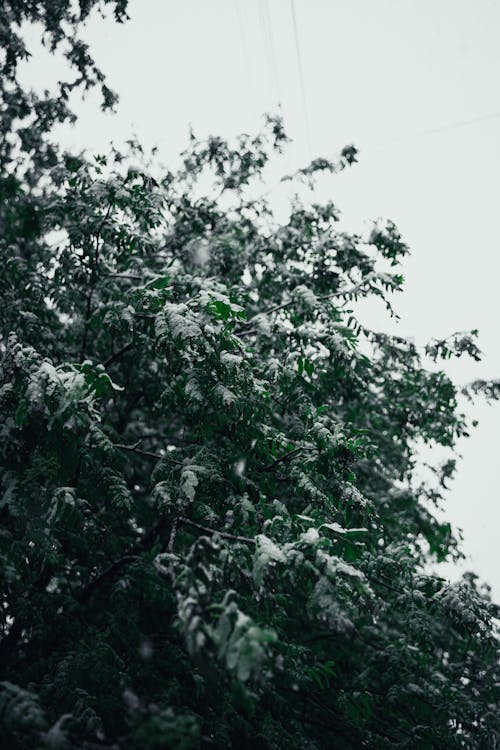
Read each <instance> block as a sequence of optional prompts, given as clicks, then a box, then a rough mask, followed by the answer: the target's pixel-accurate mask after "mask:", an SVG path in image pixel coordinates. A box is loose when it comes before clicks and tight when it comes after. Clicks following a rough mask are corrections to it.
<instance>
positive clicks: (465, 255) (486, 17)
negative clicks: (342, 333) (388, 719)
mask: <svg viewBox="0 0 500 750" xmlns="http://www.w3.org/2000/svg"><path fill="white" fill-rule="evenodd" d="M295 9H296V20H297V30H298V41H299V47H298V50H299V56H300V61H301V67H302V73H303V84H304V86H303V90H302V88H301V83H300V74H299V70H300V66H299V60H298V56H297V46H296V42H295V34H294V25H293V15H292V4H291V2H290V0H182V2H180V1H179V0H175V1H174V0H132V2H130V6H129V13H130V16H131V20H130V21H129V22H128V23H126V24H125V25H123V26H119V25H117V24H116V23H114V22H113V21H111V20H110V21H105V22H103V21H102V20H101V19H99V18H98V17H97V16H96V17H95V18H93V19H92V21H91V22H90V23H89V26H88V29H87V33H86V39H87V41H88V42H89V44H90V45H91V50H92V53H93V54H94V55H95V57H96V59H97V62H98V64H99V65H100V66H101V67H102V68H103V69H104V71H105V73H106V74H107V75H108V79H109V80H108V82H109V84H110V85H111V87H112V88H114V89H115V90H117V91H118V93H119V95H120V104H119V107H118V111H117V114H116V115H114V116H112V117H110V116H109V115H108V116H104V115H100V114H99V113H98V112H97V108H96V100H95V98H94V96H90V97H89V99H88V100H87V101H86V102H85V103H84V104H83V105H79V106H78V111H79V113H80V119H79V122H78V124H77V125H76V127H75V128H73V129H72V130H70V131H69V130H64V131H61V132H60V137H61V139H63V140H64V141H65V142H66V143H67V144H69V145H72V146H78V147H82V146H85V147H88V148H90V149H91V150H93V151H99V152H101V153H102V152H105V151H106V148H107V143H108V142H109V141H110V140H114V141H115V142H116V143H117V144H119V143H120V141H123V140H125V139H126V138H128V137H130V135H131V133H136V134H137V136H138V137H139V140H140V141H141V142H142V143H144V144H146V145H149V146H152V145H157V146H158V147H159V150H160V155H161V158H162V160H163V161H164V162H166V163H169V162H172V161H173V160H175V159H176V157H177V154H178V152H179V151H180V150H182V148H183V147H185V145H186V142H187V132H188V128H189V126H190V125H192V126H193V128H194V130H195V132H196V133H197V134H198V135H200V136H203V135H207V134H208V133H214V134H218V135H222V136H227V137H230V136H233V135H235V134H237V133H239V132H256V131H257V130H258V129H259V127H260V125H261V122H262V120H261V118H262V114H263V113H264V112H273V111H276V108H277V104H278V102H280V103H281V110H282V114H283V116H284V119H285V126H286V128H287V131H288V133H289V135H290V136H291V137H292V138H293V139H294V143H293V145H292V147H291V149H290V154H289V157H287V160H286V161H285V169H289V168H290V167H291V166H294V167H298V166H303V165H304V164H305V163H306V162H307V161H308V159H309V157H310V156H313V157H315V156H329V155H332V154H334V153H335V152H336V151H338V150H339V149H340V148H341V147H342V146H343V145H345V144H346V143H355V144H356V145H357V146H358V147H359V148H360V149H361V153H360V163H359V165H357V166H355V167H354V168H353V169H351V170H349V171H348V172H346V173H343V174H342V175H340V176H333V177H329V178H328V179H324V180H322V181H321V184H320V185H319V187H318V194H317V196H315V199H318V198H319V199H327V198H331V199H332V200H333V201H334V202H336V203H337V204H338V205H339V207H340V208H341V209H342V211H343V214H344V217H345V221H346V223H347V225H348V226H349V228H351V229H356V230H362V229H363V226H364V222H365V221H366V220H367V219H374V218H377V217H378V216H382V217H387V218H390V219H392V220H394V221H395V222H396V224H397V225H398V226H399V228H400V230H401V231H402V233H403V235H404V237H405V239H406V241H407V242H408V243H409V244H410V247H411V250H412V254H411V257H410V259H409V260H408V261H407V262H406V263H405V265H404V274H405V278H406V290H405V292H404V294H403V295H400V296H399V297H398V298H397V300H396V302H397V309H398V312H399V313H400V315H401V322H400V323H399V325H398V326H397V327H395V326H394V324H390V323H388V322H387V319H386V317H385V315H384V313H383V309H381V308H380V307H373V308H372V307H370V308H369V309H368V310H367V311H366V314H367V315H368V317H369V320H368V321H367V322H369V323H371V324H372V326H373V327H375V328H381V329H386V330H390V331H391V332H396V331H397V332H398V333H400V334H402V335H408V336H411V337H413V338H414V339H415V340H416V342H417V343H419V344H422V343H425V342H426V341H428V340H429V339H430V338H431V337H433V336H438V337H439V336H442V337H444V336H446V335H448V334H450V333H452V332H453V331H457V330H465V329H471V328H478V329H479V331H480V345H481V348H482V349H483V351H484V354H485V356H484V359H483V362H482V363H480V364H474V363H469V362H467V361H462V360H460V361H458V362H456V363H452V364H451V365H450V366H447V368H446V369H447V371H449V372H450V373H451V375H452V376H453V377H454V379H455V380H456V381H458V382H459V383H465V382H468V381H469V380H471V379H473V378H478V377H482V378H488V377H495V378H499V377H500V336H499V333H500V316H499V297H500V260H499V258H500V210H499V205H498V204H499V198H500V190H499V182H500V137H499V136H500V87H499V78H500V3H498V2H496V0H376V2H375V1H374V0H295ZM35 60H36V61H37V64H34V63H33V62H32V63H31V64H30V66H29V69H28V70H27V71H26V77H27V78H28V79H29V80H30V81H33V82H35V83H38V84H40V85H47V83H48V82H49V81H50V80H54V81H55V80H57V79H58V78H60V77H61V69H60V62H59V61H57V60H50V59H48V58H47V56H37V57H36V58H35ZM492 114H498V116H497V117H489V118H488V119H480V118H486V116H489V115H492ZM469 120H479V121H477V122H473V123H469V124H467V125H463V126H459V127H457V126H456V124H458V123H462V122H467V121H469ZM448 126H453V127H448ZM441 128H442V130H441ZM428 130H431V131H433V130H438V131H439V132H434V133H430V134H427V135H423V133H424V132H426V131H428ZM415 134H416V135H415ZM285 190H286V188H285ZM286 197H287V196H286V193H285V194H283V192H282V194H281V195H280V190H278V191H277V194H276V197H275V200H276V201H277V205H278V206H279V202H280V201H281V202H283V201H284V200H286ZM468 408H469V407H468ZM474 416H476V417H477V418H478V419H479V420H480V425H479V427H478V428H477V429H476V430H475V431H474V433H473V435H472V437H471V438H470V439H469V440H467V441H462V443H461V444H460V450H461V453H462V456H463V459H462V462H461V464H460V467H459V472H458V476H457V478H456V480H455V482H454V484H453V486H452V490H451V492H450V494H449V500H448V504H447V509H446V513H447V517H448V518H449V519H450V520H451V521H452V523H454V524H455V525H456V526H458V527H461V528H463V530H464V533H465V544H464V550H465V551H466V553H467V554H468V556H469V559H468V560H467V562H466V564H465V568H468V569H470V568H472V569H474V570H476V571H477V572H478V573H479V574H480V575H481V576H482V577H483V578H485V579H486V580H488V581H489V582H490V583H491V584H492V585H493V588H494V593H495V595H496V598H497V600H498V599H499V598H500V541H499V524H498V520H499V508H500V441H499V439H498V432H497V425H498V422H499V418H500V405H494V406H485V405H477V407H475V408H474ZM447 572H448V570H447Z"/></svg>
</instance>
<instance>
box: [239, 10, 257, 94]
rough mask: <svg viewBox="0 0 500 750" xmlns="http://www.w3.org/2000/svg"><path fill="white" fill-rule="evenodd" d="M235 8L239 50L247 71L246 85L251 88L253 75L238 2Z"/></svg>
mask: <svg viewBox="0 0 500 750" xmlns="http://www.w3.org/2000/svg"><path fill="white" fill-rule="evenodd" d="M235 7H236V15H237V16H238V28H239V30H240V38H241V49H242V52H243V57H244V58H245V66H246V69H247V77H248V85H249V86H250V87H252V88H253V83H254V81H253V75H252V64H251V61H250V54H249V52H248V44H247V35H246V31H245V24H244V21H243V15H242V13H241V7H240V0H236V2H235Z"/></svg>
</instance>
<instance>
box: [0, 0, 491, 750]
mask: <svg viewBox="0 0 500 750" xmlns="http://www.w3.org/2000/svg"><path fill="white" fill-rule="evenodd" d="M108 4H109V5H110V6H111V7H112V8H113V10H114V12H115V14H116V17H117V20H123V19H124V18H125V11H126V3H125V2H113V3H108ZM100 5H102V6H104V5H106V3H101V4H100ZM94 6H96V7H98V6H99V3H96V2H93V0H87V2H80V6H79V9H75V4H74V3H71V2H69V0H67V1H65V0H59V1H58V2H55V1H53V0H51V2H49V1H48V0H46V2H36V3H29V2H10V3H9V2H5V3H2V4H0V37H1V40H2V45H3V50H4V55H3V61H2V65H3V71H2V73H3V75H2V78H1V79H0V96H1V102H2V110H1V118H2V119H1V128H2V136H3V141H2V144H1V145H0V162H1V164H0V225H1V227H2V231H1V233H0V248H1V258H2V260H1V263H2V272H1V275H0V289H1V294H2V305H1V308H0V337H1V338H0V347H1V354H2V364H1V373H0V401H1V413H2V423H1V426H0V435H1V443H0V463H1V501H0V518H1V526H0V559H1V575H2V586H1V597H2V600H1V609H0V626H1V629H2V640H1V641H0V660H1V683H0V726H1V728H2V737H3V744H2V747H4V748H8V749H11V748H26V749H28V748H29V749H30V750H32V749H33V748H56V749H57V748H61V749H62V748H75V749H78V750H93V749H95V748H102V750H106V749H108V750H111V749H112V748H113V749H114V750H155V749H157V750H160V749H163V748H172V749H175V750H176V749H177V748H179V749H180V750H183V749H184V750H188V749H190V748H214V749H215V748H219V749H220V750H223V749H224V750H225V749H226V748H235V749H237V750H241V749H244V748H252V749H254V748H257V749H259V748H262V749H264V748H267V749H269V750H278V749H281V748H289V749H290V750H292V749H296V750H304V749H308V750H323V749H324V750H331V749H332V748H333V749H334V750H336V749H338V750H349V749H351V748H356V750H357V749H358V748H369V749H373V750H378V749H383V748H407V749H408V750H413V749H415V748H418V749H419V750H426V749H427V748H429V750H431V749H436V750H442V749H444V748H468V749H473V748H476V749H477V750H480V749H481V750H482V749H484V750H487V749H488V750H489V749H490V748H496V747H498V746H499V744H500V723H499V715H500V712H499V701H498V698H499V695H498V686H499V678H500V675H499V669H498V649H497V632H496V629H495V617H496V616H498V611H497V609H496V607H495V606H494V605H493V604H492V603H491V601H490V597H489V592H488V588H487V587H485V586H479V585H478V582H477V578H476V577H475V576H474V575H473V574H467V575H466V576H464V577H463V579H462V580H461V581H460V582H458V583H452V584H450V583H449V582H447V581H446V580H444V579H443V578H440V577H438V576H436V575H433V574H430V573H429V572H428V571H429V563H430V562H432V561H443V560H446V559H450V558H451V559H452V558H456V557H458V556H459V554H460V553H459V549H458V547H457V540H456V539H455V536H454V534H453V532H452V529H451V526H450V525H449V524H448V523H445V522H443V521H441V520H438V517H437V514H436V512H435V507H436V506H440V505H441V504H442V500H443V493H444V492H445V490H444V489H443V488H444V484H445V482H446V480H447V479H448V478H449V477H450V476H451V475H452V474H453V471H454V461H453V460H452V459H450V460H449V461H447V462H446V463H445V464H444V465H440V466H436V467H435V468H434V479H435V481H431V480H428V481H425V482H424V481H423V480H422V479H421V474H420V472H419V471H418V459H417V449H418V446H419V445H420V444H421V443H422V442H424V443H426V444H428V445H430V446H445V447H446V448H448V449H450V450H452V449H453V447H454V445H455V442H456V440H457V438H459V437H460V436H462V435H465V434H467V429H468V427H467V423H466V419H465V417H464V415H463V414H461V413H460V410H459V408H458V406H457V396H458V391H457V388H456V387H455V386H454V385H453V383H452V382H451V381H450V379H449V378H448V377H447V376H446V374H445V373H444V372H443V371H441V370H439V369H438V368H436V367H432V368H431V369H428V368H429V362H430V361H433V362H436V361H438V360H439V359H440V358H443V357H444V358H446V357H448V356H450V355H457V356H460V355H461V354H462V353H464V352H465V353H468V354H470V355H471V356H473V357H474V358H478V357H479V351H478V349H477V346H476V344H475V332H472V333H471V334H457V335H454V336H451V337H450V338H449V339H447V340H446V341H434V342H431V343H430V344H429V345H428V346H427V347H426V348H425V349H424V350H420V349H419V348H418V347H417V346H416V345H415V344H413V343H412V342H410V341H407V340H405V339H403V338H397V337H394V336H388V335H386V334H383V333H380V332H376V331H373V330H370V328H369V327H367V326H366V325H365V324H363V323H362V322H360V320H359V319H358V316H357V314H356V302H357V301H358V300H360V299H363V298H366V297H370V296H377V297H379V298H380V299H381V300H382V302H385V304H386V305H387V307H388V314H393V313H392V306H391V295H392V294H393V292H396V291H399V290H400V289H401V285H402V281H403V280H402V277H401V275H400V273H399V268H398V266H399V265H400V261H401V258H402V257H403V256H404V255H405V254H406V253H407V252H408V250H407V247H406V245H405V243H404V242H403V240H402V238H401V236H400V234H399V233H398V231H397V229H396V227H395V226H394V225H393V224H392V223H391V222H377V223H375V224H374V225H373V227H372V229H371V230H370V231H369V232H368V234H367V235H366V236H362V235H356V234H351V233H346V232H345V231H342V229H341V223H340V214H339V210H338V208H337V207H336V206H335V205H334V204H333V203H327V204H326V205H319V204H317V203H314V202H308V203H306V202H305V201H301V200H299V199H298V198H297V199H296V200H295V201H294V202H293V203H292V205H291V207H290V212H289V215H288V217H287V218H286V220H284V221H281V222H279V221H277V220H276V219H275V218H274V216H273V214H272V211H271V209H270V206H269V204H268V203H267V202H266V200H265V198H256V197H255V196H256V195H257V194H258V191H257V190H256V189H255V185H256V183H257V184H258V182H259V179H261V177H262V174H263V171H264V170H265V168H266V166H267V165H268V162H269V160H270V159H272V157H273V155H274V154H275V153H276V152H280V151H281V150H282V149H284V148H286V143H287V138H286V135H285V132H284V130H283V126H282V123H281V121H280V120H279V119H278V118H275V117H268V118H266V123H265V127H264V130H263V133H262V134H260V135H257V136H253V137H252V136H247V135H245V136H241V137H240V138H238V139H236V141H235V142H234V144H231V143H227V142H225V141H224V140H222V139H220V138H216V137H211V138H209V139H208V140H206V141H203V142H200V141H197V140H196V139H195V138H194V137H193V138H192V139H191V141H190V145H189V148H188V149H187V151H186V152H185V154H184V155H183V165H182V167H181V168H180V169H179V170H177V171H176V172H166V171H165V170H162V169H161V168H160V167H158V166H155V165H154V164H153V165H152V166H148V167H147V166H145V165H144V162H141V152H140V148H139V147H138V146H134V145H133V146H132V147H131V148H132V152H133V153H132V155H131V154H129V153H119V152H118V151H117V150H116V149H110V152H109V154H108V155H106V156H88V155H81V154H80V155H75V154H68V153H65V152H62V151H61V150H60V149H58V148H57V146H56V145H54V144H53V143H52V142H51V140H50V130H51V127H52V125H53V123H54V122H56V121H58V120H64V119H66V118H68V117H72V115H71V112H70V109H69V108H68V105H67V99H68V96H69V92H70V90H71V89H73V88H75V87H77V86H78V85H83V86H84V87H89V86H92V85H95V84H98V85H102V86H104V89H103V91H104V103H105V105H110V104H112V101H113V95H112V94H111V93H110V92H109V90H108V89H107V88H106V86H105V83H104V78H103V76H102V74H101V73H100V71H98V70H97V69H96V68H95V65H94V63H93V61H92V59H91V57H90V54H89V51H88V50H87V49H86V48H85V47H84V45H83V44H82V42H81V41H79V40H78V37H77V31H78V26H79V24H80V22H81V20H82V19H83V20H84V19H85V17H86V16H87V15H88V14H89V13H90V12H91V11H92V8H93V7H94ZM26 20H27V21H37V22H39V23H41V24H42V25H43V28H44V29H45V31H46V34H47V37H46V41H47V43H48V44H51V45H53V47H54V49H55V48H61V49H63V50H65V51H66V54H67V57H68V60H69V62H70V63H71V64H73V65H74V66H76V68H77V73H78V77H77V79H76V81H75V82H72V83H62V84H60V90H59V92H58V94H57V95H56V96H49V95H47V97H45V98H43V97H42V98H40V97H39V96H36V95H35V94H33V93H32V92H27V91H25V90H24V89H23V88H22V86H21V85H20V84H19V83H18V78H17V63H18V62H19V61H20V60H22V59H23V58H24V57H25V56H26V50H25V49H24V46H23V41H22V34H21V33H20V32H19V30H18V26H19V24H20V23H21V22H22V21H26ZM34 114H36V117H33V115H34ZM131 159H133V161H131ZM355 160H356V150H355V149H354V147H346V148H345V149H344V150H343V151H342V153H341V155H340V156H339V158H338V160H336V161H334V162H332V161H327V160H323V159H318V160H315V161H314V162H312V164H311V165H310V166H309V167H307V168H306V169H303V170H300V171H299V172H298V173H296V174H295V175H293V176H292V179H293V180H298V181H300V180H307V181H314V177H315V174H316V173H317V172H318V171H323V170H329V171H331V172H337V171H340V170H342V169H345V168H348V167H349V166H350V165H351V164H352V163H353V162H354V161H355ZM132 163H133V164H135V166H131V164H132ZM138 164H141V166H137V165H138ZM207 185H208V187H207ZM478 391H483V392H485V393H486V395H487V396H490V397H495V396H498V392H499V391H500V386H499V384H498V383H496V382H493V383H484V382H480V381H478V382H477V383H475V384H473V385H472V386H471V387H470V388H469V389H468V391H467V393H469V394H471V395H473V394H474V393H475V392H478Z"/></svg>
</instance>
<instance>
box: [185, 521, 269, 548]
mask: <svg viewBox="0 0 500 750" xmlns="http://www.w3.org/2000/svg"><path fill="white" fill-rule="evenodd" d="M179 523H182V524H184V525H185V526H192V527H193V528H195V529H198V530H199V531H204V532H205V533H206V534H218V535H219V536H222V537H224V539H232V540H233V541H234V542H244V543H245V544H255V539H250V537H248V536H239V535H238V534H229V533H228V532H227V531H219V529H211V528H210V527H209V526H202V525H201V524H200V523H196V522H195V521H191V520H190V519H189V518H185V517H184V516H180V517H179Z"/></svg>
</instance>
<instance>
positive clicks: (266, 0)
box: [263, 0, 281, 104]
mask: <svg viewBox="0 0 500 750" xmlns="http://www.w3.org/2000/svg"><path fill="white" fill-rule="evenodd" d="M263 3H264V17H265V23H266V28H267V31H268V39H269V48H270V53H271V62H272V68H273V77H274V84H275V89H276V99H277V103H278V104H280V103H281V93H280V77H279V68H278V62H277V57H276V51H275V47H274V34H273V21H272V17H271V12H270V10H269V0H263Z"/></svg>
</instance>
